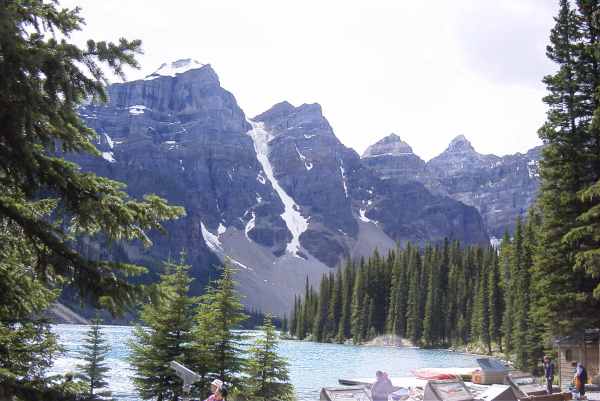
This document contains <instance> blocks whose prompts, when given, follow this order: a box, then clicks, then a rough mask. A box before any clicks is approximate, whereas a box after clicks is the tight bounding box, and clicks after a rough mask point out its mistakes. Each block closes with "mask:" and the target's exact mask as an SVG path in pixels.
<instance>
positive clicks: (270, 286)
mask: <svg viewBox="0 0 600 401" xmlns="http://www.w3.org/2000/svg"><path fill="white" fill-rule="evenodd" d="M108 95H109V102H108V103H107V104H103V105H99V104H89V105H86V106H82V107H81V109H80V115H81V116H82V118H83V119H84V120H85V121H86V122H87V124H88V125H89V126H90V127H92V128H94V129H95V130H96V132H97V133H98V135H99V137H98V144H97V147H98V149H99V150H100V151H101V152H102V157H101V158H96V157H91V156H81V155H76V156H74V157H73V158H74V159H75V161H76V162H78V163H79V164H80V165H81V166H82V168H83V169H85V170H88V171H93V172H96V173H98V174H100V175H104V176H108V177H110V178H114V179H117V180H119V181H122V182H124V183H126V184H127V190H128V192H130V193H131V194H132V195H134V196H138V197H139V196H142V195H143V194H145V193H156V194H158V195H160V196H163V197H164V198H166V199H168V200H169V201H170V202H171V203H173V204H178V205H182V206H184V207H185V209H186V213H187V215H186V217H185V218H182V219H180V220H178V221H175V222H171V223H169V224H168V225H167V229H168V235H167V236H162V235H159V234H156V233H152V240H153V242H154V246H153V247H151V248H148V249H144V248H141V247H139V246H137V245H135V244H134V245H131V244H114V245H112V246H110V247H106V246H100V245H98V244H97V243H94V242H89V243H86V244H85V252H88V253H89V254H90V255H94V254H98V255H102V256H104V257H109V258H114V259H119V260H123V261H129V262H134V263H140V264H144V265H147V266H150V267H151V269H152V271H153V276H152V275H151V276H150V277H147V278H146V279H147V280H153V279H155V276H156V274H157V272H158V271H159V266H160V263H161V261H162V260H164V259H166V258H168V257H176V256H177V255H178V254H179V253H180V252H181V251H182V250H184V251H185V252H186V259H187V261H188V263H189V264H191V265H192V271H191V274H192V275H193V276H194V277H195V278H196V282H195V291H200V290H201V288H202V287H203V286H204V284H205V283H206V282H207V281H208V280H209V279H210V277H211V276H212V277H214V274H215V272H214V269H215V266H216V265H217V264H218V263H219V260H221V261H222V260H224V259H229V260H230V261H231V263H232V264H233V265H234V266H236V267H237V269H238V273H237V280H238V282H239V283H240V285H239V288H240V290H241V291H242V293H243V294H244V295H245V299H244V302H245V303H246V305H248V306H251V307H255V308H260V309H262V310H264V311H271V312H275V313H283V312H286V311H288V310H289V306H290V303H291V302H292V300H293V295H294V294H296V293H299V292H301V291H302V289H303V286H304V281H305V278H306V277H307V276H308V277H309V280H310V281H311V282H317V281H318V280H319V279H320V277H321V275H322V274H323V273H327V272H329V271H330V269H331V268H333V267H335V266H337V265H338V264H339V263H340V262H341V261H343V260H344V259H345V258H347V257H356V256H362V255H369V254H370V253H372V252H373V250H374V249H376V248H378V249H380V250H381V251H385V250H387V249H389V248H392V247H394V246H395V245H396V243H400V244H403V243H406V242H408V241H410V242H413V243H417V244H424V243H426V242H429V241H431V242H439V241H443V239H444V238H446V237H448V238H451V239H458V240H461V241H463V242H464V243H487V242H488V241H489V237H488V236H487V234H486V231H485V228H484V225H483V221H482V219H481V216H480V215H479V213H478V212H477V210H476V209H475V208H473V207H471V206H467V205H465V204H463V203H461V202H459V201H456V200H455V199H452V198H451V197H449V196H447V195H445V194H442V193H433V192H431V191H430V190H428V189H427V188H426V186H425V185H424V184H423V183H422V182H418V181H414V180H410V181H405V182H401V181H396V180H388V179H384V178H382V177H380V175H379V174H378V172H377V171H376V170H375V169H373V168H371V167H369V166H368V165H367V164H366V163H364V159H363V160H361V158H360V157H359V155H358V154H357V153H356V152H355V151H354V150H352V149H349V148H347V147H345V146H344V145H343V144H342V143H341V142H340V141H339V140H338V138H337V137H336V136H335V133H334V132H333V130H332V128H331V126H330V125H329V123H328V121H327V119H326V118H325V117H324V116H323V112H322V109H321V107H320V106H319V105H318V104H304V105H301V106H298V107H295V106H293V105H291V104H290V103H287V102H282V103H279V104H277V105H275V106H273V107H272V108H271V109H269V110H268V111H266V112H264V113H262V114H260V115H258V116H256V117H254V118H252V119H249V118H247V116H246V115H245V114H244V112H243V111H242V110H241V109H240V107H239V106H238V105H237V102H236V100H235V98H234V96H233V95H232V94H231V93H230V92H228V91H227V90H225V89H223V88H222V87H221V85H220V82H219V78H218V76H217V74H216V73H215V71H214V70H213V69H212V67H211V66H210V65H208V64H206V65H204V64H200V63H198V62H195V61H193V60H179V61H177V62H175V63H171V64H164V65H163V66H161V67H160V68H159V69H158V70H157V71H156V72H155V73H153V74H151V75H149V76H148V77H146V78H145V79H142V80H137V81H131V82H126V83H122V84H114V85H111V86H110V87H109V89H108ZM398 149H402V147H399V148H398ZM374 152H377V151H376V150H375V151H374ZM153 277H154V278H153Z"/></svg>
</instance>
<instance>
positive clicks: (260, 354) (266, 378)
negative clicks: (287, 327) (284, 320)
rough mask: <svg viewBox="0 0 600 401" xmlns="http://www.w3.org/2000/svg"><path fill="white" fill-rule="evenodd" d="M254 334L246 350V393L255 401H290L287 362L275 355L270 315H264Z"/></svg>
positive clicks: (275, 338)
mask: <svg viewBox="0 0 600 401" xmlns="http://www.w3.org/2000/svg"><path fill="white" fill-rule="evenodd" d="M260 330H262V332H263V335H262V336H260V337H257V339H256V340H255V341H254V344H253V345H252V346H251V347H250V349H249V350H248V354H249V357H248V362H247V363H246V365H245V368H244V373H245V377H246V379H245V383H244V389H245V396H246V397H247V398H248V399H250V400H256V401H276V400H281V401H286V400H289V401H293V400H294V399H295V397H294V387H293V386H292V385H291V384H290V377H289V369H288V363H287V361H286V360H285V359H284V358H282V357H281V356H279V355H278V353H277V348H278V338H277V333H276V332H275V326H274V325H273V320H272V317H271V316H270V315H266V316H265V321H264V324H263V326H262V327H261V328H260Z"/></svg>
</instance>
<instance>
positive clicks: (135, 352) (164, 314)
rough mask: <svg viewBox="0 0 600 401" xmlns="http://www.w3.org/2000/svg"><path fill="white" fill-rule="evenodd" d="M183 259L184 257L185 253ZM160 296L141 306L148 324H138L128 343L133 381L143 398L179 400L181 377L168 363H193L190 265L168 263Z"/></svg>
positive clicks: (192, 301)
mask: <svg viewBox="0 0 600 401" xmlns="http://www.w3.org/2000/svg"><path fill="white" fill-rule="evenodd" d="M182 259H183V257H182ZM165 270H166V272H165V274H163V275H162V276H161V280H160V284H159V285H158V296H157V298H156V299H155V300H151V301H150V303H148V304H145V305H144V306H143V308H142V312H141V319H142V322H143V323H144V326H145V327H141V326H136V327H135V328H134V330H133V337H134V338H133V340H132V341H131V342H130V343H129V348H130V350H131V354H130V356H129V362H130V363H131V365H132V367H133V369H134V371H135V373H134V376H133V384H134V386H135V388H136V389H137V391H138V392H139V394H140V397H142V398H143V399H156V400H158V401H167V400H172V401H176V400H178V399H179V397H180V396H181V394H182V384H183V383H182V381H181V380H180V379H179V377H177V375H176V374H175V372H174V371H173V370H172V369H171V368H170V367H169V363H170V362H171V361H178V362H180V363H183V364H184V365H186V366H190V363H191V361H192V355H191V354H192V353H191V352H190V349H189V347H188V346H187V345H188V344H189V343H190V342H191V341H192V336H191V332H192V322H193V312H194V310H193V304H194V303H195V299H194V298H192V297H190V296H189V288H190V283H191V282H192V279H191V278H190V277H189V276H188V271H189V266H187V265H184V264H173V263H171V262H167V263H165Z"/></svg>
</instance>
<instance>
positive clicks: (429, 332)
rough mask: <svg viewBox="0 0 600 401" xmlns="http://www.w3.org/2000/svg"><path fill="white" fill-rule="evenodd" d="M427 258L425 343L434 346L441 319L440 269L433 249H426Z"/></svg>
mask: <svg viewBox="0 0 600 401" xmlns="http://www.w3.org/2000/svg"><path fill="white" fill-rule="evenodd" d="M426 253H427V259H426V261H425V262H426V264H427V266H425V268H426V269H428V270H429V280H428V282H427V295H426V300H425V313H424V320H423V338H422V340H423V343H424V344H425V345H426V346H432V345H433V344H434V343H435V342H436V340H437V333H436V322H437V321H439V316H440V315H439V314H438V313H437V309H436V306H437V302H439V295H438V290H439V288H438V281H437V280H438V270H437V266H436V265H435V261H434V258H433V254H432V252H431V250H429V251H426Z"/></svg>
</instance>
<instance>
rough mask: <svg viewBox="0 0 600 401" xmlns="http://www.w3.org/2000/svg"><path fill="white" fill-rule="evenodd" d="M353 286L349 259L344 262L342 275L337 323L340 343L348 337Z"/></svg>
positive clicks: (351, 266) (352, 271)
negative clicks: (340, 308) (340, 303)
mask: <svg viewBox="0 0 600 401" xmlns="http://www.w3.org/2000/svg"><path fill="white" fill-rule="evenodd" d="M353 288H354V266H353V265H352V264H351V262H350V261H348V262H347V263H346V267H345V269H344V272H343V275H342V312H341V316H340V322H339V325H338V333H337V339H336V340H337V342H339V343H342V342H343V341H344V340H345V339H346V338H350V335H351V332H350V321H351V318H352V290H353Z"/></svg>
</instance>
